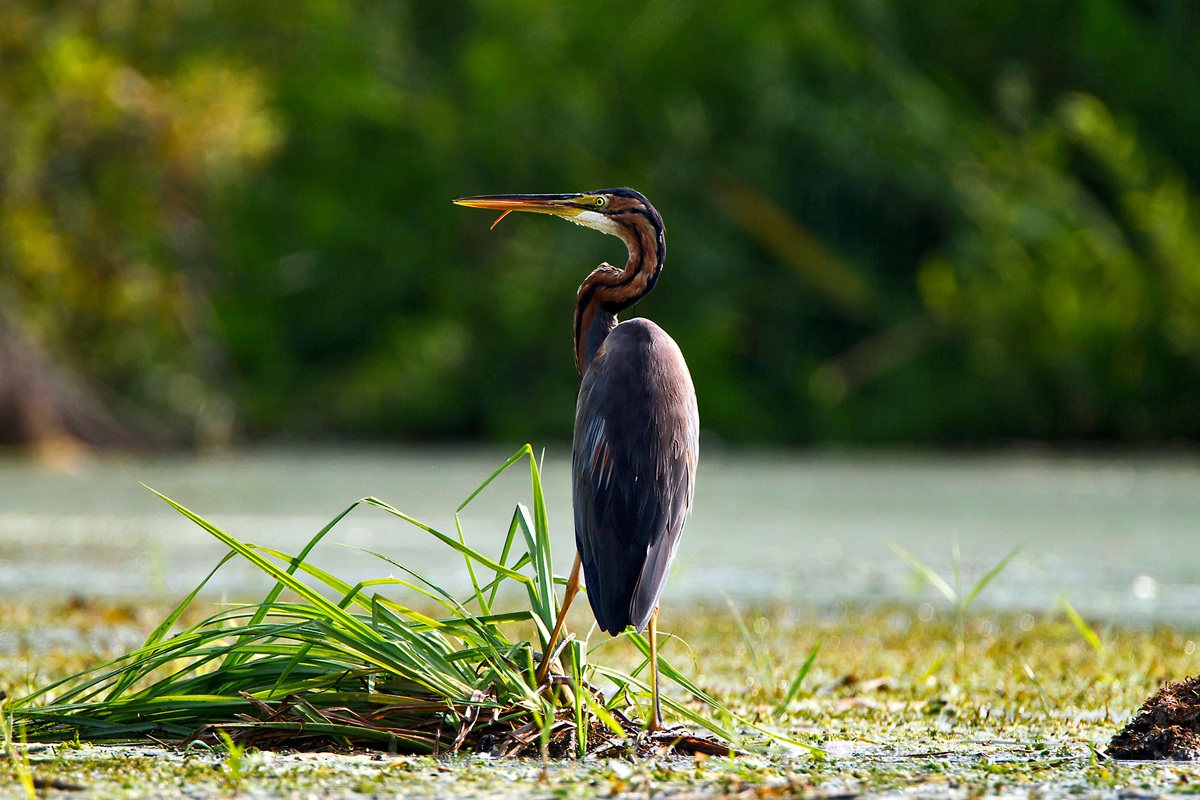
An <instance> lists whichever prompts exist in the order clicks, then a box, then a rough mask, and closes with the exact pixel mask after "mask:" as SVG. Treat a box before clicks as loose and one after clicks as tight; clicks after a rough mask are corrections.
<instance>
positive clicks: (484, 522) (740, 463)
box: [0, 447, 1200, 622]
mask: <svg viewBox="0 0 1200 800" xmlns="http://www.w3.org/2000/svg"><path fill="white" fill-rule="evenodd" d="M507 455H509V453H507V452H503V451H500V450H495V449H492V450H482V449H477V450H394V451H393V450H361V449H360V450H291V451H258V452H247V453H237V454H233V455H228V456H221V457H207V458H187V457H167V458H143V459H129V458H125V459H116V458H107V457H105V458H97V459H94V460H91V461H86V462H83V463H80V464H78V465H77V466H76V467H75V468H74V469H72V470H70V471H67V472H55V471H51V470H48V469H45V468H42V467H38V466H36V465H33V464H31V463H30V462H28V461H24V460H17V459H9V460H3V461H0V597H6V596H7V597H13V596H40V597H50V598H53V597H57V596H63V595H68V594H70V595H82V596H85V597H108V598H120V597H127V596H136V597H147V596H150V597H153V596H160V597H162V596H174V595H177V594H178V593H180V592H185V591H187V590H189V589H191V588H192V587H193V586H194V585H196V584H197V583H198V582H199V581H200V580H201V579H202V578H203V576H204V574H205V573H206V572H207V570H208V568H209V567H210V566H211V565H212V564H214V563H215V562H216V561H217V559H219V558H220V556H221V555H222V552H223V551H222V548H221V547H220V545H218V544H217V543H216V542H215V541H214V540H212V539H210V538H209V537H208V536H207V535H205V534H204V533H203V532H201V531H200V530H198V529H197V528H196V527H195V526H193V525H191V524H190V523H188V522H187V521H186V520H184V519H183V518H181V517H180V516H179V515H177V514H175V513H174V512H173V511H172V510H170V509H169V508H168V507H167V506H166V505H165V504H163V503H162V502H161V501H159V500H158V499H157V498H155V497H154V496H153V495H152V494H151V493H150V492H148V491H147V490H146V489H145V488H143V487H142V486H141V484H142V483H145V484H147V485H149V486H152V487H154V488H155V489H157V490H159V491H161V492H163V493H164V494H167V495H168V496H170V497H172V498H174V499H175V500H177V501H179V502H181V503H182V504H183V505H185V506H188V507H189V508H191V509H192V510H194V511H196V512H197V513H199V514H201V515H202V516H205V517H207V518H210V519H211V520H212V521H214V522H216V523H217V524H218V525H221V526H223V527H224V528H226V529H227V530H228V531H229V532H231V533H233V534H234V535H237V536H239V537H240V538H242V539H243V540H248V541H251V542H255V543H258V544H264V545H269V546H273V547H277V548H280V549H284V550H287V551H291V552H294V551H295V550H297V549H298V548H299V547H301V546H302V543H303V542H304V541H306V540H307V538H308V537H309V536H310V535H312V534H313V533H315V532H316V531H317V530H319V529H320V528H321V526H322V525H323V524H324V523H325V522H327V521H328V520H329V519H330V518H332V517H333V516H334V515H336V514H337V513H338V512H339V511H341V510H342V509H343V508H345V506H346V505H348V504H349V503H350V502H352V501H353V500H355V499H357V498H359V497H362V496H364V495H375V496H377V497H380V498H381V499H383V500H385V501H387V502H389V503H391V504H392V505H394V506H396V507H398V508H400V509H401V510H403V511H406V512H408V513H410V514H412V515H413V516H416V517H418V518H419V519H422V520H425V521H427V522H430V523H432V524H434V525H435V526H436V527H439V528H441V529H443V530H453V518H452V514H453V510H454V509H455V508H456V507H457V505H458V504H459V503H460V502H461V501H462V500H463V499H464V498H465V497H466V496H467V495H468V494H469V493H470V492H471V491H472V490H473V489H474V487H475V486H477V485H478V484H479V483H480V482H481V481H482V480H483V479H484V478H486V477H487V476H488V475H489V474H490V473H491V472H492V471H493V470H494V469H495V468H496V467H497V466H498V465H499V464H500V463H502V462H503V460H504V458H505V457H506V456H507ZM569 467H570V455H569V453H566V452H562V451H550V452H548V453H547V454H546V455H545V458H544V468H545V484H546V492H547V500H548V504H549V510H550V517H551V524H552V530H553V532H554V534H555V545H556V547H557V552H558V553H559V554H560V555H559V559H558V561H559V565H558V568H559V570H560V571H565V570H566V569H567V567H568V566H569V555H570V548H571V547H572V546H573V543H572V522H571V512H570V490H569V485H570V484H569ZM528 496H529V489H528V477H527V475H526V474H525V471H524V470H513V471H511V473H510V474H506V475H505V476H504V477H503V478H502V479H501V481H500V482H499V483H498V484H497V485H496V486H495V487H494V488H493V489H492V490H491V491H489V492H488V493H486V494H484V495H482V496H481V497H480V498H479V499H478V500H477V501H476V502H475V503H474V504H472V506H471V507H469V508H468V509H467V510H466V512H464V514H463V516H462V519H463V524H464V528H465V531H466V535H467V537H468V539H469V540H470V541H471V542H472V543H473V544H476V545H477V546H480V547H484V548H485V549H486V543H487V542H488V541H489V540H494V541H495V542H496V547H497V548H498V547H499V543H500V541H501V539H502V537H503V535H504V529H505V528H506V526H507V523H508V520H509V516H510V515H511V511H512V506H513V504H514V503H515V502H516V501H518V500H524V501H526V502H528ZM1198 534H1200V459H1197V458H1195V457H1193V456H1190V455H1176V456H1163V457H1152V458H1151V457H1132V458H1119V457H1106V458H1098V457H1094V458H1093V457H1060V456H1049V455H1039V454H1003V455H992V456H955V455H915V454H866V453H864V454H819V453H818V454H782V453H773V454H761V453H760V454H745V453H736V454H735V453H724V452H720V451H718V450H716V449H715V448H711V447H710V448H707V449H706V451H705V452H704V455H703V461H702V465H701V472H700V477H699V481H698V485H697V490H696V504H695V510H694V513H693V515H692V519H691V520H690V522H689V523H688V527H687V530H686V533H685V540H684V542H683V545H682V546H681V548H680V551H679V556H678V560H677V562H676V567H675V569H674V571H673V573H672V577H671V583H670V586H669V589H668V592H667V600H666V602H667V604H668V606H670V605H673V604H689V603H692V602H696V601H703V600H711V599H713V598H718V599H719V597H720V592H726V593H728V594H730V595H732V596H733V597H735V598H740V599H743V600H748V601H755V600H762V599H772V600H785V601H789V602H794V603H797V604H800V605H809V604H818V605H822V604H828V603H831V602H837V601H851V602H881V601H890V600H910V599H913V598H914V597H916V596H918V595H915V594H914V583H913V581H912V571H911V569H910V568H909V566H908V565H907V564H906V563H904V561H903V560H902V559H900V558H899V557H898V556H897V555H896V553H895V551H894V550H893V549H892V547H891V546H890V543H891V542H895V543H897V544H899V545H901V546H902V547H904V548H905V549H907V550H909V551H911V552H912V553H914V554H916V555H917V556H919V557H920V558H921V559H923V560H925V561H926V562H927V563H929V564H930V565H931V566H933V567H935V568H936V569H938V570H939V571H941V572H942V573H943V574H946V575H950V574H951V573H952V571H953V563H952V562H953V556H952V552H953V549H954V544H955V542H957V545H958V549H959V552H960V554H961V555H960V563H961V565H962V567H963V573H964V578H963V580H964V582H968V583H969V582H971V581H973V580H975V579H977V578H978V577H979V576H981V575H982V574H983V573H984V572H986V570H987V569H988V568H989V567H990V566H991V565H992V564H994V563H996V562H997V561H998V560H999V559H1000V558H1001V557H1003V555H1004V554H1005V553H1007V552H1009V551H1010V550H1011V549H1012V548H1014V547H1017V546H1021V547H1022V548H1023V549H1022V551H1021V553H1020V555H1019V556H1018V557H1017V558H1016V559H1015V560H1014V561H1013V562H1012V563H1011V564H1010V566H1009V567H1008V568H1007V569H1006V570H1005V572H1004V574H1003V576H1002V579H1001V580H997V581H996V582H995V583H994V584H993V586H992V587H991V588H990V589H989V591H988V593H987V595H986V596H984V597H983V598H982V599H981V602H985V603H988V604H990V605H992V606H993V607H998V608H1009V609H1021V610H1038V609H1044V608H1049V607H1051V606H1053V605H1055V604H1056V602H1057V600H1058V598H1059V597H1060V595H1066V596H1067V597H1069V599H1070V601H1071V603H1072V604H1073V605H1074V606H1075V607H1076V608H1078V609H1080V610H1081V611H1083V612H1085V613H1089V614H1093V615H1097V616H1100V617H1103V618H1106V619H1122V620H1137V619H1155V620H1166V621H1177V622H1182V621H1187V620H1191V619H1195V618H1196V617H1197V615H1198V614H1200V548H1197V547H1195V546H1194V542H1196V541H1197V539H1198ZM335 543H342V544H347V545H351V546H352V547H360V548H369V549H373V550H378V551H380V552H383V553H386V554H388V555H390V556H394V557H397V558H398V559H399V560H401V561H403V562H404V563H405V564H408V565H410V566H412V567H414V568H416V569H418V570H420V571H422V572H424V573H426V574H428V575H429V576H430V577H432V578H434V579H435V580H437V581H439V582H441V583H443V584H444V585H449V586H455V585H456V581H462V580H464V578H463V577H462V576H461V574H460V572H459V570H458V567H459V564H458V563H457V562H453V563H447V562H446V559H445V556H444V551H443V550H442V549H441V548H439V547H437V546H436V544H435V543H434V542H433V540H432V539H430V538H429V537H428V536H426V535H424V534H422V533H420V532H419V531H417V530H416V529H414V528H411V527H406V526H404V525H403V524H402V523H399V522H397V521H396V520H395V519H394V518H391V517H388V516H387V515H385V514H383V513H381V512H379V511H378V510H374V509H360V510H358V511H356V512H355V513H354V514H353V515H351V517H350V518H348V519H347V520H346V521H345V522H343V523H342V524H341V526H339V528H338V530H337V531H336V532H335V533H334V535H333V536H331V537H330V544H328V545H323V551H322V552H321V553H320V559H321V562H322V563H323V564H325V565H327V566H329V567H331V568H333V569H335V570H336V571H338V572H339V574H344V575H346V576H347V577H358V576H361V577H373V576H375V575H377V574H379V572H380V565H379V563H378V562H375V561H373V560H371V559H369V558H366V557H364V556H362V555H361V554H360V553H358V552H356V551H355V550H353V549H351V548H346V547H338V546H336V544H335ZM261 581H262V579H261V577H260V576H258V575H257V574H255V573H254V572H253V571H252V570H249V569H244V568H239V567H238V566H236V565H231V568H227V569H226V570H224V571H223V572H222V573H221V574H220V575H219V576H218V578H217V579H216V580H215V581H214V583H213V584H212V590H213V591H214V592H215V593H226V594H228V595H229V596H234V597H238V596H251V595H257V594H258V593H259V587H261V586H262V585H263V584H262V582H261ZM916 588H917V589H919V590H920V591H924V592H926V593H928V587H923V586H921V585H920V584H919V583H918V584H916ZM929 596H930V597H936V595H929Z"/></svg>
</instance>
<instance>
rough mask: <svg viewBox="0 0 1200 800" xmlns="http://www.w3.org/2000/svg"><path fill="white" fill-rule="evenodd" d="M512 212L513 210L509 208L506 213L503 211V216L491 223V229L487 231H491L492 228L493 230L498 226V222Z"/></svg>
mask: <svg viewBox="0 0 1200 800" xmlns="http://www.w3.org/2000/svg"><path fill="white" fill-rule="evenodd" d="M512 212H513V210H512V209H511V208H510V209H509V210H508V211H505V212H504V213H503V214H501V215H500V216H498V217H496V221H495V222H493V223H492V227H491V228H488V230H489V231H490V230H492V228H495V227H496V226H497V225H499V224H500V220H502V219H504V218H505V217H507V216H508V215H509V214H511V213H512Z"/></svg>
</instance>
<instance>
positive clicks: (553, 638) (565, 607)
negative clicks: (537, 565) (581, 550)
mask: <svg viewBox="0 0 1200 800" xmlns="http://www.w3.org/2000/svg"><path fill="white" fill-rule="evenodd" d="M582 565H583V562H582V561H580V559H579V554H578V553H576V554H575V564H574V565H573V566H572V567H571V577H569V578H567V588H566V590H565V591H564V592H563V602H562V607H561V608H559V610H558V620H557V621H555V623H554V631H553V632H552V633H551V634H550V639H549V641H547V642H546V652H545V653H543V654H542V663H541V665H539V666H538V670H537V685H538V686H541V685H542V684H543V683H545V682H546V676H547V675H548V674H549V672H550V662H551V661H553V658H551V656H552V654H553V653H554V645H555V644H556V643H557V642H558V637H559V635H561V634H562V629H563V626H564V625H566V623H567V611H569V610H570V608H571V601H573V600H574V599H575V595H576V594H578V593H579V568H580V567H581V566H582Z"/></svg>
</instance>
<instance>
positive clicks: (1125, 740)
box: [1108, 676, 1200, 761]
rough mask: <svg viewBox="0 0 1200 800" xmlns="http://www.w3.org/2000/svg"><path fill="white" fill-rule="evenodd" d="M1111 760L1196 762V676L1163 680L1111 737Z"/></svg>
mask: <svg viewBox="0 0 1200 800" xmlns="http://www.w3.org/2000/svg"><path fill="white" fill-rule="evenodd" d="M1108 755H1109V756H1110V757H1112V758H1121V759H1130V760H1155V759H1159V760H1167V759H1171V760H1180V761H1194V760H1197V759H1200V676H1197V677H1192V678H1187V679H1186V680H1183V681H1167V682H1166V683H1164V684H1163V685H1162V686H1161V687H1160V688H1159V690H1158V691H1157V692H1156V693H1155V694H1154V696H1153V697H1151V698H1150V699H1149V700H1147V701H1146V702H1145V703H1144V704H1143V705H1142V707H1141V709H1140V710H1139V711H1138V713H1137V716H1135V717H1134V718H1133V719H1132V720H1130V722H1129V724H1128V725H1126V726H1125V728H1124V729H1123V730H1122V731H1121V732H1120V733H1118V734H1117V735H1116V736H1114V737H1113V738H1112V741H1111V742H1109V745H1108Z"/></svg>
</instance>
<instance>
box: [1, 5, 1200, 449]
mask: <svg viewBox="0 0 1200 800" xmlns="http://www.w3.org/2000/svg"><path fill="white" fill-rule="evenodd" d="M0 69H2V74H3V75H4V76H5V77H4V79H3V81H0V170H2V174H0V182H2V183H0V188H2V195H0V232H2V239H0V308H3V310H4V311H5V313H7V314H9V315H11V316H13V317H14V318H16V319H18V320H19V321H21V323H22V325H23V327H24V328H25V329H26V330H27V331H29V332H30V335H31V336H32V337H34V338H35V339H36V340H37V341H38V342H40V343H41V344H42V345H43V346H44V347H45V348H47V349H49V350H50V351H52V352H54V353H55V354H57V355H58V357H59V358H60V359H62V360H63V361H65V362H66V363H69V364H70V365H71V366H72V367H74V368H76V369H78V370H79V371H81V372H83V373H84V374H86V375H88V376H90V377H91V378H92V379H93V380H94V381H95V382H96V384H97V385H98V386H101V387H103V390H104V393H105V395H106V396H108V397H110V398H111V399H112V402H113V403H114V404H115V405H116V406H117V407H118V409H125V410H126V413H128V414H134V413H143V414H144V413H147V412H150V413H152V414H154V415H155V416H157V417H160V418H164V419H168V420H172V421H173V422H172V423H171V424H173V425H175V426H177V427H181V426H182V427H190V426H194V430H195V435H196V436H197V437H199V438H200V439H211V440H220V439H222V438H225V437H227V436H228V435H229V431H230V430H231V429H232V428H233V427H237V426H240V428H241V429H242V430H244V431H245V432H247V433H248V434H249V435H251V436H262V435H305V436H310V435H314V434H320V435H325V434H330V435H349V436H362V437H365V436H384V437H391V438H405V439H439V438H475V437H487V438H496V439H510V440H516V439H521V440H524V439H528V438H531V437H539V438H540V437H544V436H554V437H559V438H567V437H569V435H570V426H571V420H572V417H573V409H574V402H573V401H574V394H575V390H576V387H577V385H578V376H577V375H576V374H575V373H574V369H573V362H572V358H571V348H570V341H569V338H570V320H571V313H572V312H571V309H572V305H573V302H574V293H575V288H576V286H577V285H578V283H579V281H580V280H581V279H582V278H583V277H584V276H585V275H586V274H587V272H588V271H589V270H590V269H591V268H592V267H593V266H594V265H595V264H597V263H599V262H600V261H602V260H608V261H610V262H613V263H621V259H622V258H623V253H622V250H621V245H620V244H619V243H618V242H617V241H616V240H615V239H602V238H601V237H598V236H596V235H595V234H590V233H586V232H584V231H581V230H580V229H578V228H575V227H574V226H566V225H561V224H559V223H556V222H553V221H550V220H545V219H541V218H521V219H518V218H515V217H514V218H510V219H509V220H506V221H505V223H504V225H502V226H500V227H499V228H498V229H497V230H496V231H494V232H491V233H489V232H488V229H487V227H488V224H489V223H490V221H491V220H490V219H488V218H486V217H484V216H482V215H480V214H478V213H477V212H469V211H466V210H464V209H460V208H456V207H454V206H451V205H450V203H449V200H450V199H451V198H453V197H456V196H461V195H465V194H476V193H485V192H507V191H577V190H584V189H593V188H601V187H605V186H619V185H629V186H633V187H635V188H637V189H639V190H641V191H642V192H644V193H645V194H646V195H647V196H649V197H650V198H651V200H652V201H653V202H654V203H655V205H656V206H657V207H658V208H659V210H660V211H661V212H662V214H663V217H664V218H665V220H666V223H667V229H668V235H667V238H668V259H667V267H666V272H665V274H664V279H663V280H662V281H661V283H660V284H659V288H658V289H657V290H656V291H655V293H654V294H653V295H651V296H650V297H649V298H647V299H646V300H645V301H643V302H642V304H641V305H639V306H638V308H637V313H639V314H645V315H647V316H651V317H653V318H655V319H656V320H657V321H659V322H660V323H661V324H663V326H664V327H666V328H667V330H669V331H670V332H671V333H672V335H673V336H675V338H676V339H677V340H678V341H679V343H680V345H681V347H682V348H683V350H684V353H685V354H686V356H687V358H688V360H689V363H690V364H691V367H692V371H693V375H694V377H695V379H696V384H697V390H698V393H699V395H700V404H701V415H702V418H703V421H704V427H705V429H706V431H707V433H708V435H711V436H716V437H718V438H721V439H725V440H730V441H756V442H764V443H770V444H785V443H786V444H792V443H809V442H821V441H850V442H879V441H922V442H934V443H946V442H979V441H995V440H1000V439H1009V438H1039V439H1069V440H1078V439H1087V440H1101V441H1109V442H1127V443H1138V442H1146V441H1162V440H1173V439H1181V438H1182V439H1193V440H1194V439H1195V438H1196V437H1197V436H1198V435H1200V195H1198V194H1197V181H1198V179H1200V136H1197V135H1196V134H1197V131H1200V6H1197V5H1196V4H1195V3H1193V2H1190V1H1188V0H1157V1H1156V0H1138V2H1132V1H1129V2H1121V1H1119V0H1088V2H1008V1H1006V2H1001V1H1000V0H969V2H963V3H956V4H955V3H951V4H947V3H941V2H932V0H799V1H798V2H783V1H782V0H777V1H772V0H737V1H736V2H735V1H734V0H727V1H723V2H700V0H695V1H694V2H687V1H686V0H650V1H649V2H644V3H636V4H612V3H559V2H548V1H546V2H532V1H531V2H521V3H510V2H495V1H489V0H475V1H474V2H376V3H367V2H359V3H346V2H335V1H334V0H301V1H300V2H296V3H251V2H240V1H235V0H228V1H227V2H219V3H210V2H199V1H198V0H197V1H195V2H191V1H189V0H160V1H159V2H137V1H136V0H63V1H62V2H57V3H39V2H31V1H30V0H10V2H9V3H7V4H5V5H4V6H2V7H0ZM135 410H140V412H135Z"/></svg>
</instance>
